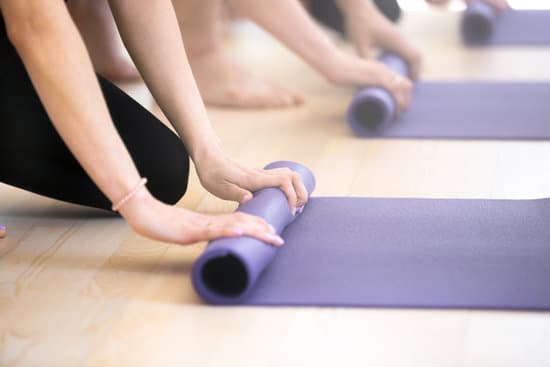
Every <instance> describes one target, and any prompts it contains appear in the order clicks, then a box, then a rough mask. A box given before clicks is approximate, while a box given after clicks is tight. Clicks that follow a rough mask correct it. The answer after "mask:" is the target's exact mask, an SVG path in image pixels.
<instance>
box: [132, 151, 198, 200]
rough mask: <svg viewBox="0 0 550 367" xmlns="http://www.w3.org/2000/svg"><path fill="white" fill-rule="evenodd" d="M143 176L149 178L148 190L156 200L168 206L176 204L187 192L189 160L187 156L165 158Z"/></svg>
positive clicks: (143, 173) (148, 169) (149, 168)
mask: <svg viewBox="0 0 550 367" xmlns="http://www.w3.org/2000/svg"><path fill="white" fill-rule="evenodd" d="M141 171H142V170H140V172H141ZM142 175H143V176H145V177H147V179H148V183H147V188H148V189H149V191H150V192H151V194H152V195H153V196H154V197H155V198H157V199H158V200H160V201H162V202H163V203H166V204H170V205H173V204H176V203H177V202H178V201H180V200H181V198H182V197H183V195H184V194H185V192H186V191H187V183H188V179H189V158H188V156H187V154H182V155H180V156H176V157H173V156H172V157H170V156H168V157H163V158H162V159H159V161H158V162H156V164H155V165H153V166H152V167H148V168H147V172H142Z"/></svg>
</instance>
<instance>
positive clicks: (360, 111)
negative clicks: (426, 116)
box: [347, 52, 409, 135]
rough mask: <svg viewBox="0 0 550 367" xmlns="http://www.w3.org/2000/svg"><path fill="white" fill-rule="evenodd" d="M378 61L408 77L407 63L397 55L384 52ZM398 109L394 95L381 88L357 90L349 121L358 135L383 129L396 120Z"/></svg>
mask: <svg viewBox="0 0 550 367" xmlns="http://www.w3.org/2000/svg"><path fill="white" fill-rule="evenodd" d="M378 60H379V61H380V62H382V63H384V64H385V65H386V66H388V67H389V68H390V69H391V70H393V71H395V72H396V73H398V74H401V75H403V76H407V75H408V74H409V67H408V65H407V62H406V61H405V60H403V59H402V58H401V57H399V56H397V55H396V54H393V53H389V52H384V53H382V54H381V55H380V57H379V58H378ZM396 112H397V108H396V105H395V100H394V99H393V97H392V95H391V94H390V93H389V92H388V91H387V90H386V89H384V88H381V87H365V88H360V89H358V90H357V92H356V93H355V95H354V96H353V99H352V101H351V104H350V105H349V107H348V112H347V120H348V122H349V124H350V126H351V128H352V129H353V131H354V132H355V134H356V135H364V134H368V133H369V132H370V131H376V130H378V129H383V127H384V126H385V125H388V124H390V123H391V122H392V121H394V120H395V117H396V115H395V114H396Z"/></svg>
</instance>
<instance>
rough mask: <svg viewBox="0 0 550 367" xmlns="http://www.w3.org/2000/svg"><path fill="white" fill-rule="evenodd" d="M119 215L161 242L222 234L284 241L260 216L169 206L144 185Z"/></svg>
mask: <svg viewBox="0 0 550 367" xmlns="http://www.w3.org/2000/svg"><path fill="white" fill-rule="evenodd" d="M120 214H121V215H122V216H123V217H124V218H125V219H126V221H127V222H128V223H129V224H130V226H131V227H132V228H133V229H134V231H136V232H137V233H139V234H141V235H143V236H145V237H149V238H152V239H155V240H158V241H163V242H171V243H177V244H181V245H188V244H193V243H196V242H200V241H210V240H213V239H216V238H220V237H239V236H249V237H255V238H257V239H259V240H261V241H264V242H266V243H268V244H270V245H273V246H281V245H282V244H283V243H284V241H283V240H282V239H281V238H280V237H279V236H277V234H276V233H275V231H274V229H273V227H272V226H271V225H269V224H268V223H267V222H266V221H265V220H263V219H262V218H260V217H256V216H253V215H249V214H245V213H238V212H237V213H230V214H221V215H206V214H200V213H195V212H192V211H190V210H186V209H183V208H178V207H175V206H171V205H167V204H164V203H162V202H160V201H159V200H157V199H155V198H154V197H153V196H152V195H151V194H150V193H149V191H147V190H146V189H145V188H142V189H141V190H139V191H137V192H136V194H135V195H134V196H133V197H132V198H131V199H130V200H128V202H126V204H124V206H122V208H120Z"/></svg>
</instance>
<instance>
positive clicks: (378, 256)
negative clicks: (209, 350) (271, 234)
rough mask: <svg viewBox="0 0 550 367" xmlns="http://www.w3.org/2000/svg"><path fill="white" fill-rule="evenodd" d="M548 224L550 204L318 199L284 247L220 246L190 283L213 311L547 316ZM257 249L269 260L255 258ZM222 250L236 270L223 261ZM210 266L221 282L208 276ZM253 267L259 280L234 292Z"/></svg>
mask: <svg viewBox="0 0 550 367" xmlns="http://www.w3.org/2000/svg"><path fill="white" fill-rule="evenodd" d="M287 163H288V162H287ZM284 164H286V163H283V165H284ZM278 165H280V163H279V164H278ZM291 168H293V169H294V168H298V169H299V170H300V173H301V174H302V173H304V172H305V173H306V176H309V174H310V172H309V171H307V169H303V167H301V166H299V165H293V166H291ZM308 179H313V177H308ZM310 188H311V186H309V187H308V189H310ZM261 194H262V193H260V194H258V195H257V196H256V197H255V198H254V199H252V200H256V198H257V197H258V196H259V195H261ZM266 196H269V198H268V199H267V200H266V199H265V198H264V197H263V198H262V200H265V201H264V202H263V203H258V204H256V203H251V204H250V205H251V206H252V207H255V209H254V211H256V212H260V213H261V214H262V216H264V217H266V216H269V215H270V213H269V210H264V209H265V208H267V207H268V206H272V205H274V207H276V208H279V206H278V205H281V206H284V203H286V199H285V197H284V195H282V193H280V195H274V192H273V191H270V192H269V193H268V194H267V195H266ZM276 201H277V202H278V204H277V205H275V204H274V203H275V202H276ZM256 206H257V207H256ZM283 216H286V213H284V215H283ZM275 217H276V216H275ZM548 218H550V200H547V199H544V200H456V199H455V200H441V199H372V198H312V199H310V201H309V203H308V204H307V205H306V207H305V209H304V212H303V213H302V215H300V216H299V217H298V218H296V220H294V221H293V222H292V223H290V224H289V225H288V227H286V229H284V230H283V232H282V235H283V237H284V238H285V241H286V244H285V245H284V246H283V247H282V248H280V249H279V250H274V249H273V248H272V247H268V246H267V245H264V244H262V243H257V244H254V245H249V246H246V245H241V242H240V241H241V240H239V239H236V240H232V241H233V242H232V243H220V242H219V241H214V242H212V243H211V244H210V245H209V246H208V248H207V249H206V250H205V252H204V254H203V255H202V256H201V257H200V258H199V260H198V261H197V263H196V264H195V266H194V268H193V273H192V276H193V284H194V286H195V287H196V289H197V292H198V293H199V295H201V296H202V297H203V298H204V299H205V300H206V301H207V302H211V303H216V304H243V305H290V306H294V305H304V306H356V307H422V308H473V309H486V308H488V309H525V310H548V309H550V285H549V284H548V282H549V279H550V226H548V223H547V222H548ZM287 220H288V218H286V219H285V220H283V221H282V222H286V221H287ZM280 223H281V222H277V223H275V224H276V225H279V227H277V228H278V230H281V228H282V227H281V226H280ZM222 241H226V240H222ZM242 241H244V243H247V241H248V239H242ZM258 245H259V246H260V247H261V248H262V249H268V250H269V256H266V257H261V256H257V254H256V250H257V249H256V246H258ZM262 246H263V247H262ZM235 248H237V249H235ZM220 249H223V250H220ZM216 251H219V256H220V258H222V259H223V256H224V254H227V253H229V254H234V257H235V261H236V262H240V265H238V266H237V265H235V264H231V265H229V266H226V264H223V263H222V262H220V263H218V264H217V263H216V256H215V255H213V252H216ZM266 251H267V250H266ZM249 252H250V253H249ZM209 261H213V263H211V264H210V265H211V266H212V267H214V266H216V265H218V269H217V270H216V271H214V270H213V269H211V271H212V272H213V273H215V275H216V277H215V278H216V279H217V280H218V283H217V284H213V283H212V282H210V283H208V282H207V281H206V280H205V279H204V268H205V266H206V264H208V262H209ZM249 268H250V269H253V270H252V274H253V275H251V276H250V279H253V282H251V283H250V284H249V285H247V287H243V286H241V287H235V285H236V284H238V285H240V284H245V283H244V282H243V281H242V279H243V274H242V272H243V269H249ZM262 271H263V272H262ZM210 280H211V281H213V280H214V279H210ZM206 283H208V284H206ZM209 286H213V287H212V288H209ZM224 286H228V289H223V288H224ZM237 288H239V289H244V291H243V292H242V293H237V292H234V290H236V289H237Z"/></svg>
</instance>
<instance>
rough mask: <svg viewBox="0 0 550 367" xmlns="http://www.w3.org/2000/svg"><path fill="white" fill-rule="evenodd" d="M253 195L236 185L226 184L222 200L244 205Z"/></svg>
mask: <svg viewBox="0 0 550 367" xmlns="http://www.w3.org/2000/svg"><path fill="white" fill-rule="evenodd" d="M252 197H253V195H252V193H251V192H250V191H248V190H245V189H243V188H241V187H239V186H237V185H234V184H231V183H228V184H227V185H226V186H225V190H224V192H223V198H224V199H226V200H231V201H236V202H239V203H241V204H242V203H245V202H247V201H248V200H250V199H252Z"/></svg>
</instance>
